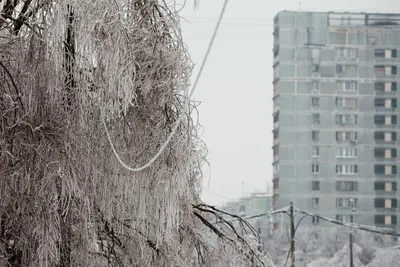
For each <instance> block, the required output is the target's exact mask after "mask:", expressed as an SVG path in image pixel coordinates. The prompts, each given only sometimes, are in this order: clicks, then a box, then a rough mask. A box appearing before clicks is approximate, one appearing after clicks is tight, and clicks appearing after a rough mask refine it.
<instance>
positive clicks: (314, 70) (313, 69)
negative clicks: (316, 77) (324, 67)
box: [312, 64, 319, 73]
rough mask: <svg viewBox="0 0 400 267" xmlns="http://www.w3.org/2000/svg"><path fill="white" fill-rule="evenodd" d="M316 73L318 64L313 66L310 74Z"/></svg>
mask: <svg viewBox="0 0 400 267" xmlns="http://www.w3.org/2000/svg"><path fill="white" fill-rule="evenodd" d="M318 72H319V64H313V65H312V73H318Z"/></svg>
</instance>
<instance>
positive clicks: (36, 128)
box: [0, 0, 271, 267]
mask: <svg viewBox="0 0 400 267" xmlns="http://www.w3.org/2000/svg"><path fill="white" fill-rule="evenodd" d="M191 69H192V64H191V62H190V58H189V56H188V54H187V51H186V48H185V45H184V43H183V41H182V36H181V33H180V24H179V16H178V12H177V11H176V10H175V8H174V6H173V4H171V6H169V5H168V4H167V3H166V2H165V1H158V0H130V1H128V0H113V1H110V0H5V1H0V266H59V267H70V266H87V267H90V266H191V265H192V266H196V265H200V266H235V264H239V266H251V265H254V266H270V265H271V264H270V262H269V260H268V257H267V256H265V254H264V253H263V252H261V249H260V248H259V247H258V245H257V244H258V243H257V242H255V241H254V239H253V238H248V237H241V236H236V235H235V234H232V233H231V235H228V234H226V233H224V234H221V235H219V240H220V243H219V245H218V246H217V247H213V246H210V245H209V244H208V243H207V242H205V240H204V238H203V236H202V234H201V231H202V227H203V226H206V227H211V226H210V225H209V224H208V223H207V222H208V220H207V214H209V213H210V212H216V211H214V210H213V209H212V208H211V207H209V206H202V205H201V203H200V199H199V195H200V192H201V182H202V180H201V179H202V173H201V166H202V163H203V161H204V156H205V153H206V149H205V146H204V144H203V143H202V142H201V140H200V139H199V137H198V129H199V128H198V125H197V123H196V121H195V120H193V117H192V114H193V113H194V111H195V109H196V106H195V103H193V102H191V101H189V94H188V88H189V78H190V74H191ZM215 233H216V234H218V233H219V230H218V229H217V231H216V232H215Z"/></svg>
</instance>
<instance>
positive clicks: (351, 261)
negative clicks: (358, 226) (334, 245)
mask: <svg viewBox="0 0 400 267" xmlns="http://www.w3.org/2000/svg"><path fill="white" fill-rule="evenodd" d="M349 201H350V205H351V207H353V214H354V213H355V211H356V206H355V201H354V199H352V198H350V199H349ZM351 216H352V217H353V219H352V220H351V223H354V220H355V216H354V215H351ZM349 238H350V246H349V248H350V267H354V265H353V229H352V228H350V236H349Z"/></svg>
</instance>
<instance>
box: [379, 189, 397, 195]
mask: <svg viewBox="0 0 400 267" xmlns="http://www.w3.org/2000/svg"><path fill="white" fill-rule="evenodd" d="M377 195H379V196H396V195H397V191H386V190H375V196H377Z"/></svg>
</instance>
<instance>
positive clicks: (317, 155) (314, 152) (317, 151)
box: [311, 147, 319, 158]
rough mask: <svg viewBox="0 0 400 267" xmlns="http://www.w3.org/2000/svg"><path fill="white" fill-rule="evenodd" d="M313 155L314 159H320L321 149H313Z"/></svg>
mask: <svg viewBox="0 0 400 267" xmlns="http://www.w3.org/2000/svg"><path fill="white" fill-rule="evenodd" d="M311 155H312V157H313V158H318V157H319V147H313V148H312V153H311Z"/></svg>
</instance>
